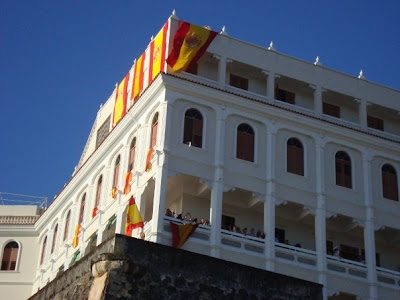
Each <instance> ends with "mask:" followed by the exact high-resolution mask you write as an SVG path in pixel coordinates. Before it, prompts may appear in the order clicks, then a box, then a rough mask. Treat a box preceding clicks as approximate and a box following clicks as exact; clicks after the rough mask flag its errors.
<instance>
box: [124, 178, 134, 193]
mask: <svg viewBox="0 0 400 300" xmlns="http://www.w3.org/2000/svg"><path fill="white" fill-rule="evenodd" d="M131 180H132V172H128V173H126V174H125V186H124V195H127V194H129V192H130V191H131V184H130V183H131Z"/></svg>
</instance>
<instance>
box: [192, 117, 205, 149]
mask: <svg viewBox="0 0 400 300" xmlns="http://www.w3.org/2000/svg"><path fill="white" fill-rule="evenodd" d="M202 136H203V120H198V119H193V141H192V143H193V145H194V146H196V147H200V148H201V147H202Z"/></svg>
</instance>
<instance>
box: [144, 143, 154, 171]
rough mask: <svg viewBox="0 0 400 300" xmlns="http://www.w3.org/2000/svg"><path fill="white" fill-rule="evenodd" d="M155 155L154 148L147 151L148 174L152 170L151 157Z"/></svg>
mask: <svg viewBox="0 0 400 300" xmlns="http://www.w3.org/2000/svg"><path fill="white" fill-rule="evenodd" d="M152 154H153V148H149V149H148V150H147V154H146V168H145V170H146V172H149V171H150V170H151V157H152Z"/></svg>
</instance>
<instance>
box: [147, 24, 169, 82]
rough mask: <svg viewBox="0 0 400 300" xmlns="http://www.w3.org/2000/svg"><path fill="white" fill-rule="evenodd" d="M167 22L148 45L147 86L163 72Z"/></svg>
mask: <svg viewBox="0 0 400 300" xmlns="http://www.w3.org/2000/svg"><path fill="white" fill-rule="evenodd" d="M167 32H168V21H167V22H166V23H165V24H164V26H163V28H162V29H161V30H160V32H159V33H158V34H157V35H156V37H155V38H154V39H153V40H152V41H151V43H150V66H149V84H150V83H151V82H152V81H153V79H154V78H156V76H157V75H158V74H159V73H160V72H163V71H164V67H165V66H164V65H165V52H166V48H167V47H166V46H167V43H166V40H167Z"/></svg>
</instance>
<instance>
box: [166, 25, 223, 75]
mask: <svg viewBox="0 0 400 300" xmlns="http://www.w3.org/2000/svg"><path fill="white" fill-rule="evenodd" d="M216 35H217V32H216V31H212V30H209V29H207V28H204V27H200V26H197V25H193V24H190V23H188V22H184V21H180V22H179V28H178V30H177V31H176V33H175V35H174V40H173V45H172V51H171V53H170V54H169V56H168V58H167V63H168V65H169V66H170V67H171V69H172V71H174V72H180V71H186V70H188V69H191V68H192V67H193V65H194V64H196V62H197V61H198V60H199V58H200V57H201V56H202V55H203V54H204V52H205V51H206V50H207V48H208V46H209V45H210V43H211V42H212V41H213V39H214V38H215V36H216Z"/></svg>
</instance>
